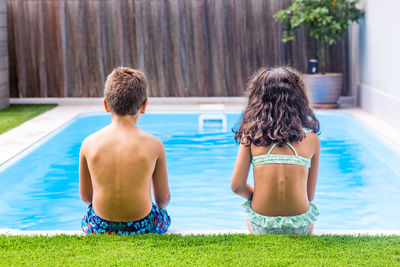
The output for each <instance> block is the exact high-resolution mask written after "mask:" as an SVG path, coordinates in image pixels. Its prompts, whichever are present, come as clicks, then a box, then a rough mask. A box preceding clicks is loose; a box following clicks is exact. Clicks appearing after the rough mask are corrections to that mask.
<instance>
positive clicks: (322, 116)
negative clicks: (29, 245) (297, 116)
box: [0, 112, 400, 230]
mask: <svg viewBox="0 0 400 267" xmlns="http://www.w3.org/2000/svg"><path fill="white" fill-rule="evenodd" d="M224 115H226V118H227V125H228V127H227V129H228V131H225V132H220V131H219V130H218V126H216V128H214V127H208V128H207V127H206V128H205V129H204V130H203V131H199V128H198V117H199V114H195V113H193V114H173V113H171V114H165V113H153V114H146V115H145V116H143V117H142V118H141V120H140V121H139V124H140V126H141V127H142V128H143V129H145V130H146V131H148V132H150V133H152V134H154V135H156V136H158V137H159V138H160V139H161V140H162V141H163V143H164V145H165V148H166V153H167V167H168V174H169V183H170V188H171V194H172V198H171V203H170V205H169V207H168V210H169V213H170V215H171V217H172V225H171V229H175V230H178V229H179V230H189V229H199V230H202V229H246V224H245V217H244V215H243V213H242V211H241V208H240V204H241V203H243V202H244V200H243V199H242V198H240V197H239V196H236V195H235V194H233V193H232V192H231V191H230V180H231V175H232V170H233V166H234V162H235V157H236V151H237V145H236V144H235V142H234V140H233V133H232V132H231V131H230V129H231V128H232V127H233V126H234V125H235V123H236V122H237V121H238V119H239V117H240V114H239V113H224ZM317 116H318V118H319V120H320V122H321V126H322V134H321V136H320V138H321V160H320V171H319V178H318V184H317V190H316V198H315V203H316V204H317V206H318V207H319V209H320V212H321V215H320V217H319V220H318V221H317V223H316V225H315V229H318V230H326V229H331V230H333V229H337V230H341V229H354V230H357V229H400V208H399V206H400V205H398V203H400V166H399V164H398V163H399V162H400V155H399V154H397V153H396V152H395V151H393V150H391V148H390V144H389V143H386V142H385V141H384V140H382V139H380V138H379V136H376V134H375V133H373V132H371V131H370V130H369V129H368V128H367V127H366V126H364V125H363V124H362V123H361V122H360V121H358V120H356V119H355V118H354V117H352V116H351V115H349V114H342V113H333V112H318V113H317ZM109 122H110V116H109V115H107V114H103V113H101V114H89V115H83V116H80V117H78V118H77V119H75V120H74V121H72V122H70V123H69V124H68V125H66V126H65V127H63V129H61V130H60V131H58V132H57V133H55V134H54V135H52V136H51V137H49V138H48V139H47V140H46V142H44V143H42V144H40V145H38V146H37V147H36V148H35V149H33V150H32V151H30V152H29V153H27V155H26V156H24V157H23V158H21V159H20V160H18V161H17V162H15V163H14V164H13V165H11V166H9V167H7V168H5V169H4V168H3V169H2V170H0V228H12V229H22V230H55V229H59V230H78V229H80V220H81V218H82V216H83V214H84V213H85V211H86V206H85V204H84V203H83V202H81V200H80V199H79V189H78V154H79V149H80V144H81V142H82V140H83V139H84V138H85V137H86V136H87V135H89V134H91V133H92V132H94V131H97V130H98V129H100V128H102V127H103V126H104V125H106V124H107V123H109ZM211 126H212V125H211ZM250 175H251V176H250V177H252V173H250ZM249 180H250V181H251V180H252V179H251V178H250V179H249Z"/></svg>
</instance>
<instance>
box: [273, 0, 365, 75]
mask: <svg viewBox="0 0 400 267" xmlns="http://www.w3.org/2000/svg"><path fill="white" fill-rule="evenodd" d="M358 1H359V0H292V4H291V5H290V6H289V7H288V8H287V9H283V10H280V11H279V12H277V13H276V14H275V19H276V20H277V21H279V22H281V23H282V25H283V27H284V31H283V37H282V41H283V42H288V41H292V40H294V39H295V38H296V36H295V30H296V29H298V28H300V27H306V28H307V29H308V31H309V34H310V35H311V36H312V37H314V38H315V39H317V44H318V51H317V56H318V60H319V69H320V72H321V73H322V74H325V72H326V70H325V47H326V45H328V46H331V45H333V44H334V43H335V42H336V40H337V39H341V38H343V34H344V32H345V30H346V29H347V27H348V25H349V21H352V22H353V21H356V22H358V20H359V19H361V18H362V17H363V16H364V11H363V10H361V9H359V8H357V6H356V5H357V3H358Z"/></svg>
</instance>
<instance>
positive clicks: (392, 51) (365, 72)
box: [351, 0, 400, 128]
mask: <svg viewBox="0 0 400 267" xmlns="http://www.w3.org/2000/svg"><path fill="white" fill-rule="evenodd" d="M362 4H363V6H364V9H365V17H364V19H363V21H361V23H360V25H359V27H358V28H359V31H358V36H352V38H351V40H352V42H351V45H352V53H353V55H352V59H351V60H352V63H353V64H352V72H353V77H354V80H353V81H354V83H353V90H354V91H355V92H354V93H357V95H358V104H359V106H360V107H362V108H363V109H365V110H366V111H368V112H370V113H372V114H373V115H376V116H377V117H380V118H381V119H383V120H385V121H386V122H389V123H391V124H393V125H394V126H396V127H398V128H400V15H399V11H400V1H399V0H364V1H363V3H362ZM356 28H357V27H353V29H352V34H353V35H354V34H357V29H356ZM356 44H358V45H356ZM354 68H356V69H354ZM354 85H355V89H354Z"/></svg>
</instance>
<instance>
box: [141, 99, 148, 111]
mask: <svg viewBox="0 0 400 267" xmlns="http://www.w3.org/2000/svg"><path fill="white" fill-rule="evenodd" d="M148 103H149V101H147V99H146V100H145V101H144V103H143V105H142V106H141V107H140V109H139V112H140V113H142V114H144V113H145V111H146V107H147V104H148Z"/></svg>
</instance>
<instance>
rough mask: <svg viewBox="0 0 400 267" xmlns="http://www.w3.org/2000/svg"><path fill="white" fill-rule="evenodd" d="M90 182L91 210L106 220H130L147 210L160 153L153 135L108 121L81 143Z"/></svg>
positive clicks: (130, 125) (158, 145)
mask: <svg viewBox="0 0 400 267" xmlns="http://www.w3.org/2000/svg"><path fill="white" fill-rule="evenodd" d="M82 149H83V153H84V155H85V158H86V161H87V165H88V168H89V171H90V174H91V178H92V183H93V191H94V192H93V200H92V203H93V206H94V210H95V212H96V213H97V214H98V215H99V216H100V217H101V218H103V219H105V220H110V221H120V222H127V221H134V220H138V219H141V218H144V217H145V216H146V215H147V214H148V213H149V212H150V210H151V203H152V201H151V181H152V176H153V172H154V170H155V168H156V165H157V162H158V164H162V162H160V161H164V162H165V158H162V155H163V154H164V150H163V146H162V143H161V141H160V140H158V139H157V138H156V137H154V136H152V135H150V134H148V133H145V132H144V131H142V130H140V129H139V128H138V127H136V126H134V125H132V124H130V123H129V122H126V123H124V122H122V123H119V124H117V125H115V124H111V125H109V126H107V127H105V128H104V129H102V130H100V131H99V132H97V133H95V134H93V135H91V136H90V137H88V138H87V139H86V140H85V142H84V143H83V146H82Z"/></svg>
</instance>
